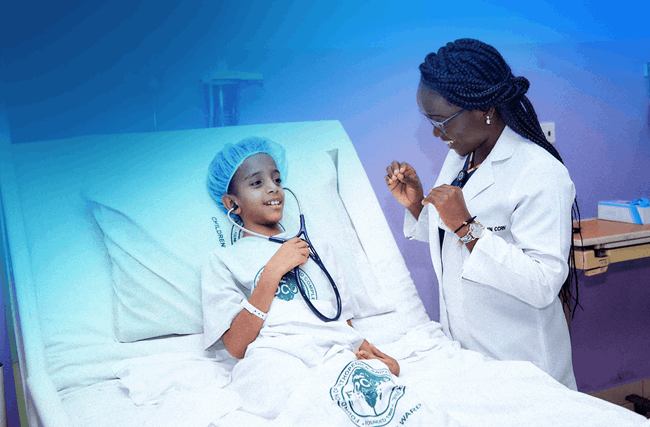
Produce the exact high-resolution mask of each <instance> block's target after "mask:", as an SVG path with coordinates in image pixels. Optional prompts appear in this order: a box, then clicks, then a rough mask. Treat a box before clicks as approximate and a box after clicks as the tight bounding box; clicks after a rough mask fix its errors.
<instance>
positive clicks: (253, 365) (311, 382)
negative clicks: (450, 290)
mask: <svg viewBox="0 0 650 427" xmlns="http://www.w3.org/2000/svg"><path fill="white" fill-rule="evenodd" d="M278 302H279V303H280V304H277V305H276V303H275V302H274V306H273V308H272V310H271V311H270V312H269V316H268V317H267V319H266V321H265V324H264V327H263V328H262V330H261V331H260V335H259V336H258V338H257V339H256V340H255V341H254V342H253V343H252V344H251V345H249V347H248V350H247V352H246V357H245V358H244V359H243V360H242V361H240V362H239V363H238V364H237V365H236V366H235V368H234V370H233V372H232V383H231V384H229V385H228V386H227V387H226V388H227V389H229V390H234V391H236V392H237V393H238V394H239V395H240V396H241V398H242V408H241V411H243V412H246V413H248V414H249V415H254V416H257V417H260V418H262V419H266V420H268V421H272V422H271V423H270V425H272V426H278V427H279V426H294V425H305V426H318V425H329V426H332V425H348V424H349V425H356V426H399V425H406V426H421V425H422V426H423V425H427V426H430V425H440V426H449V427H456V426H458V425H459V424H457V423H456V422H455V421H454V420H453V419H451V418H450V417H449V416H448V415H447V414H445V413H443V412H440V411H438V410H436V409H435V408H431V407H429V406H428V405H427V404H426V403H425V402H424V400H423V399H421V398H420V397H419V396H418V395H417V394H416V393H415V392H414V390H411V388H410V387H407V386H406V385H405V384H404V383H403V382H401V381H400V379H399V378H398V377H395V376H394V375H392V374H391V373H390V371H389V370H388V368H387V366H386V365H384V364H383V363H382V362H380V361H378V360H366V361H359V360H356V357H355V355H354V354H353V350H354V349H356V348H357V347H358V346H359V345H360V344H361V342H362V341H363V337H362V336H361V335H359V333H358V332H357V331H355V330H354V329H352V328H351V327H350V326H348V325H347V323H346V322H345V321H338V322H329V323H325V322H322V321H321V320H319V319H318V318H317V317H316V316H314V314H313V313H312V312H311V311H310V310H309V309H308V308H307V307H306V305H304V304H295V303H285V302H282V301H278ZM316 303H318V301H316ZM425 335H428V336H426V337H425ZM430 335H431V334H427V333H426V332H425V333H423V334H420V335H419V334H418V333H417V332H414V333H413V334H411V335H409V336H406V337H404V339H403V340H401V341H402V343H403V344H404V346H398V345H394V346H393V347H394V348H395V350H397V349H400V350H401V351H400V354H399V355H400V356H404V357H406V356H409V355H410V356H412V357H413V358H417V357H418V356H417V353H418V352H419V351H425V350H430V349H431V348H433V347H435V346H436V344H437V343H438V342H439V340H437V339H435V338H432V337H431V336H430ZM434 335H435V334H434ZM419 338H422V339H419ZM409 341H411V344H412V345H408V343H409ZM407 347H408V348H407ZM391 356H392V355H391ZM232 422H233V418H229V417H226V418H224V419H222V420H220V422H218V423H215V425H216V426H228V425H233V424H232ZM238 422H241V421H238ZM257 422H258V420H255V421H254V423H257ZM350 423H351V424H350ZM238 425H240V424H238ZM257 425H259V423H258V424H257Z"/></svg>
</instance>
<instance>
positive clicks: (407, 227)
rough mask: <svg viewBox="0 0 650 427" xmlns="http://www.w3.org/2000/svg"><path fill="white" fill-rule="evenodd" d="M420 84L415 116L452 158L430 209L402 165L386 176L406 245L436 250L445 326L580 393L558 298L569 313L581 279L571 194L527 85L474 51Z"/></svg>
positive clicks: (490, 52)
mask: <svg viewBox="0 0 650 427" xmlns="http://www.w3.org/2000/svg"><path fill="white" fill-rule="evenodd" d="M420 72H421V80H420V85H419V87H418V92H417V103H418V106H419V108H420V111H421V113H422V114H424V115H425V116H426V117H427V118H428V119H429V121H430V122H431V124H432V125H433V135H434V136H436V137H438V138H440V139H442V140H443V141H444V142H445V143H446V144H447V146H448V147H449V148H450V151H449V153H448V155H447V158H446V160H445V162H444V164H443V166H442V170H441V171H440V174H439V176H438V179H437V181H436V183H435V185H434V188H433V189H432V190H431V191H430V192H429V194H428V195H427V196H426V197H424V192H423V190H422V185H421V183H420V180H419V178H418V176H417V174H416V172H415V170H414V169H413V167H411V166H410V165H409V164H407V163H400V162H393V163H392V164H391V165H390V166H389V167H387V168H386V172H387V175H386V183H387V184H388V187H389V189H390V191H391V192H392V194H393V196H395V198H396V199H397V201H399V202H400V203H401V204H402V205H404V206H405V207H406V209H407V212H406V217H405V222H404V233H405V235H406V236H407V238H409V239H418V240H422V241H425V242H429V245H430V247H431V259H432V261H433V267H434V270H435V272H436V276H437V278H438V283H439V289H440V295H439V297H440V323H441V324H442V327H443V329H444V331H445V333H446V334H447V335H448V336H449V337H450V338H451V339H453V340H456V341H459V342H460V344H461V345H462V346H463V347H464V348H467V349H470V350H476V351H478V352H481V353H483V354H485V355H487V356H491V357H493V358H496V359H500V360H527V361H531V362H533V363H534V364H535V365H537V366H538V367H539V368H541V369H543V370H544V371H546V372H547V373H549V374H550V375H551V376H553V377H554V378H555V379H556V380H558V381H559V382H561V383H562V384H564V385H566V386H567V387H569V388H571V389H574V390H575V389H577V387H576V381H575V377H574V374H573V366H572V363H571V342H570V338H569V329H568V326H567V320H566V318H565V314H564V310H563V302H562V301H561V298H560V295H562V297H563V299H564V300H565V301H566V302H569V298H571V292H570V290H571V280H570V279H571V277H570V276H573V277H575V269H572V268H570V263H569V261H568V260H569V259H570V258H569V255H570V252H572V251H571V250H570V249H571V248H572V204H573V202H574V200H575V189H574V186H573V182H572V181H571V178H570V177H569V173H568V172H567V170H566V168H565V167H564V165H563V163H562V159H561V158H560V155H559V154H558V152H557V150H555V148H554V147H553V146H552V145H551V144H549V143H548V142H547V140H546V138H545V136H544V133H543V132H542V129H541V127H540V124H539V121H538V119H537V115H536V114H535V110H534V109H533V106H532V105H531V103H530V101H529V100H528V98H527V97H526V96H525V93H526V91H527V90H528V87H529V83H528V80H527V79H525V78H524V77H515V76H513V74H512V72H511V70H510V67H509V66H508V65H507V64H506V62H505V61H504V59H503V58H502V57H501V55H500V54H499V52H497V51H496V50H495V49H494V48H493V47H492V46H489V45H487V44H485V43H482V42H480V41H478V40H472V39H461V40H456V41H455V42H454V43H448V44H447V45H446V46H444V47H442V48H440V49H439V50H438V52H437V53H430V54H428V55H427V56H426V58H425V61H424V63H422V64H421V65H420ZM570 270H572V274H571V275H570V274H569V272H570ZM576 289H577V288H576ZM561 291H562V292H561ZM576 303H577V301H576Z"/></svg>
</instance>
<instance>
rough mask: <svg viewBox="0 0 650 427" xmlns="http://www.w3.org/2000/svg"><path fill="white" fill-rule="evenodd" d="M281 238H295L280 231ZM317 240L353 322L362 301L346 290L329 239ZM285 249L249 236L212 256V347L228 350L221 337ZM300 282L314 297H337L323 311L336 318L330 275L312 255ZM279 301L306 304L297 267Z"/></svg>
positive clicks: (206, 269) (206, 290) (208, 274)
mask: <svg viewBox="0 0 650 427" xmlns="http://www.w3.org/2000/svg"><path fill="white" fill-rule="evenodd" d="M276 237H283V238H287V237H290V236H285V235H284V234H280V235H278V236H276ZM312 244H313V245H314V247H315V248H316V251H317V252H318V254H319V256H320V257H321V260H322V261H323V263H324V264H325V267H326V268H327V270H328V271H329V273H330V275H331V276H332V278H333V279H334V282H335V283H336V286H337V288H338V290H339V293H340V295H341V302H342V307H343V309H342V313H341V317H340V319H343V320H347V319H350V318H352V317H354V314H355V312H356V311H357V310H355V307H356V304H355V303H354V302H353V300H352V297H351V296H350V293H349V292H348V291H347V290H346V288H347V286H346V285H345V279H344V277H343V274H341V272H340V271H339V268H338V266H337V263H336V257H335V256H334V253H333V251H332V249H331V247H330V246H329V245H328V244H327V243H325V242H321V241H316V240H312ZM279 248H280V244H279V243H274V242H271V241H269V240H266V239H262V238H259V237H255V236H248V237H245V238H242V239H240V240H238V241H237V242H236V243H235V244H234V245H232V246H230V247H226V248H221V249H217V250H215V251H213V252H211V253H210V254H208V256H207V259H206V261H205V262H204V264H203V268H202V272H201V289H202V306H203V345H204V348H206V349H207V348H210V347H212V348H213V349H217V350H219V349H223V348H224V346H223V343H222V341H221V335H223V333H224V332H226V331H227V330H228V329H229V328H230V325H231V323H232V321H233V320H234V319H235V317H236V316H237V315H238V314H239V312H240V311H241V310H242V306H241V301H242V300H243V299H248V298H249V297H250V295H251V293H252V292H253V289H254V288H255V285H256V284H257V282H258V280H259V277H260V275H261V273H262V270H263V269H264V266H265V265H266V264H267V263H268V262H269V260H270V259H271V257H272V256H273V255H275V253H276V252H277V251H278V249H279ZM300 280H301V283H302V284H303V286H304V288H305V292H306V294H307V296H309V298H310V299H316V300H326V301H331V310H330V311H324V312H323V314H324V315H325V316H327V317H333V316H334V315H335V314H336V297H335V295H334V291H333V290H332V287H331V286H330V283H329V280H328V279H327V276H325V274H324V273H323V272H322V271H321V269H320V268H319V267H318V265H317V264H316V263H315V262H314V261H313V260H312V259H311V258H310V259H309V261H308V262H307V263H306V264H305V265H304V266H302V267H300ZM277 299H282V300H284V301H291V302H295V303H296V304H305V301H304V300H303V297H302V296H301V295H300V293H299V292H298V289H297V286H296V280H295V274H294V273H293V271H291V272H290V273H288V274H287V275H285V276H284V278H283V279H282V281H281V282H280V285H279V286H278V291H277V292H276V295H275V299H274V301H275V300H277ZM271 304H272V305H273V303H271ZM321 311H323V310H321Z"/></svg>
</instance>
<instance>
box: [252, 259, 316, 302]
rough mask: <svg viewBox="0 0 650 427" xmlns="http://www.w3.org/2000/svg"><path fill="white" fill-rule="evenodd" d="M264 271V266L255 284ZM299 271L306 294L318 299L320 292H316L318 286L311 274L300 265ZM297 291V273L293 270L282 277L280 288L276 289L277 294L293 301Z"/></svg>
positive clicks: (256, 277)
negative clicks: (315, 284)
mask: <svg viewBox="0 0 650 427" xmlns="http://www.w3.org/2000/svg"><path fill="white" fill-rule="evenodd" d="M262 271H264V267H262V268H261V269H260V271H259V272H258V273H257V275H256V276H255V280H254V283H255V286H257V282H259V280H260V276H261V275H262ZM298 273H299V274H300V283H302V287H303V289H304V291H305V295H307V298H309V299H317V298H318V294H317V292H316V286H314V282H313V281H312V280H311V278H310V277H309V275H308V274H307V273H305V271H304V270H303V269H302V268H300V267H298ZM297 293H298V281H297V280H296V273H295V272H294V271H293V270H291V271H290V272H288V273H287V274H285V275H284V276H282V279H280V283H279V284H278V289H277V290H276V291H275V296H276V297H278V298H280V299H282V300H285V301H291V300H292V299H293V297H294V296H295V295H296V294H297Z"/></svg>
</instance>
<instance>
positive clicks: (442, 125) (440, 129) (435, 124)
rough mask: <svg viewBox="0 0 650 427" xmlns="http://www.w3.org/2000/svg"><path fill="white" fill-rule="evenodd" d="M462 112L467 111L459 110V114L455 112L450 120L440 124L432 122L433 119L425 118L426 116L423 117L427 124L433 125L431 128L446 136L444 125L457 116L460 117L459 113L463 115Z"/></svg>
mask: <svg viewBox="0 0 650 427" xmlns="http://www.w3.org/2000/svg"><path fill="white" fill-rule="evenodd" d="M464 111H467V109H465V108H463V109H462V110H460V111H459V112H457V113H456V114H454V115H453V116H451V117H450V118H448V119H447V120H445V121H442V122H437V121H435V120H433V119H430V118H429V117H427V116H424V117H427V120H429V122H431V124H432V125H433V127H434V128H436V129H438V130H439V131H440V132H442V133H443V134H445V136H446V135H447V130H446V129H445V125H446V124H447V123H449V122H450V121H452V120H453V119H454V118H456V117H457V116H459V115H460V114H461V113H463V112H464Z"/></svg>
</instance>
